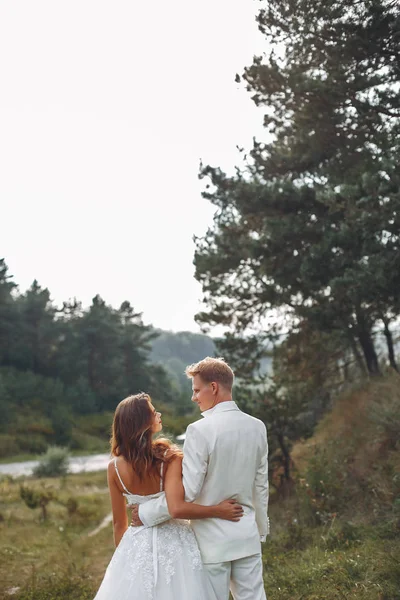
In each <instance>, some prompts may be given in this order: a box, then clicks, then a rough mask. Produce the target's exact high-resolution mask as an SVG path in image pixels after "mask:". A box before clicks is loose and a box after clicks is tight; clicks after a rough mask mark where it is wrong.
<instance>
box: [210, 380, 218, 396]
mask: <svg viewBox="0 0 400 600" xmlns="http://www.w3.org/2000/svg"><path fill="white" fill-rule="evenodd" d="M211 389H212V393H213V394H214V396H216V395H217V394H218V383H216V382H215V381H212V382H211Z"/></svg>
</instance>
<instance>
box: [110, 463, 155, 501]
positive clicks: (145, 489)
mask: <svg viewBox="0 0 400 600" xmlns="http://www.w3.org/2000/svg"><path fill="white" fill-rule="evenodd" d="M116 465H117V468H118V472H119V475H120V477H121V479H122V481H123V482H124V485H125V487H126V488H127V489H128V490H129V492H131V494H135V495H138V496H150V495H152V494H157V493H158V492H159V491H160V487H161V478H160V475H159V474H157V473H154V474H151V475H148V474H146V476H145V477H144V478H143V480H140V478H139V476H138V475H137V473H135V471H134V470H133V468H132V465H131V464H130V463H129V462H127V461H126V460H125V459H124V458H123V457H122V456H119V457H118V458H117V461H116ZM117 479H118V478H117ZM118 486H119V487H120V488H121V492H122V493H123V492H124V491H125V490H124V489H123V488H122V485H121V483H120V481H118Z"/></svg>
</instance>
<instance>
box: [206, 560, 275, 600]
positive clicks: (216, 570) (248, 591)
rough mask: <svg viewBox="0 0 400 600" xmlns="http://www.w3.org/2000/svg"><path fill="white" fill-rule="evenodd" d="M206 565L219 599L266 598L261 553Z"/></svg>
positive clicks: (264, 599)
mask: <svg viewBox="0 0 400 600" xmlns="http://www.w3.org/2000/svg"><path fill="white" fill-rule="evenodd" d="M204 567H205V569H206V571H207V573H208V576H209V579H210V581H211V585H212V587H213V588H214V592H215V595H216V597H217V599H218V600H229V589H230V591H231V592H232V596H233V598H234V600H266V595H265V590H264V581H263V572H262V559H261V554H254V555H253V556H246V557H245V558H239V559H238V560H232V561H230V562H223V563H206V564H205V565H204Z"/></svg>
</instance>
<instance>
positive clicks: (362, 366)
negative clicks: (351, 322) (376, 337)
mask: <svg viewBox="0 0 400 600" xmlns="http://www.w3.org/2000/svg"><path fill="white" fill-rule="evenodd" d="M348 338H349V341H350V347H351V350H352V352H353V354H354V358H355V359H356V363H357V365H358V368H359V369H360V371H361V373H362V375H365V376H367V374H368V373H367V369H366V368H365V362H364V359H363V357H362V356H361V354H360V351H359V349H358V346H357V340H355V339H354V336H353V333H352V331H350V330H348Z"/></svg>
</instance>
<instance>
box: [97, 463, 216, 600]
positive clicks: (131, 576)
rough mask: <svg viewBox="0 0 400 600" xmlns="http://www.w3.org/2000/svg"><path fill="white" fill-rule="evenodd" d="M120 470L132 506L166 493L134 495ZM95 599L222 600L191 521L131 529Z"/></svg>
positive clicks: (113, 558) (167, 522)
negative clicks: (204, 561)
mask: <svg viewBox="0 0 400 600" xmlns="http://www.w3.org/2000/svg"><path fill="white" fill-rule="evenodd" d="M114 465H115V470H116V472H117V475H118V477H119V480H120V482H121V485H122V487H123V489H124V490H125V493H124V494H123V495H124V496H125V497H126V500H127V504H128V506H130V505H132V504H142V503H144V502H148V501H149V500H151V499H152V498H157V497H159V496H161V495H162V494H164V493H165V492H163V491H162V488H163V472H162V467H163V464H162V465H161V480H160V492H158V493H157V494H152V495H150V496H138V495H137V494H131V493H130V492H129V490H128V489H127V488H126V487H125V485H124V482H123V481H122V478H121V476H120V474H119V471H118V467H117V463H116V459H115V460H114ZM94 600H217V597H216V596H215V593H214V591H213V589H212V587H211V584H210V582H209V580H208V578H207V573H206V572H205V570H204V568H203V564H202V561H201V556H200V551H199V548H198V545H197V541H196V538H195V536H194V533H193V531H192V529H191V527H190V523H189V521H183V520H178V519H171V520H170V521H166V522H165V523H162V524H161V525H157V526H155V527H144V526H142V527H128V529H127V530H126V532H125V533H124V535H123V537H122V539H121V541H120V543H119V545H118V547H117V549H116V550H115V552H114V555H113V557H112V559H111V562H110V564H109V565H108V567H107V571H106V574H105V576H104V579H103V581H102V583H101V585H100V588H99V591H98V592H97V594H96V597H95V599H94Z"/></svg>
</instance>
